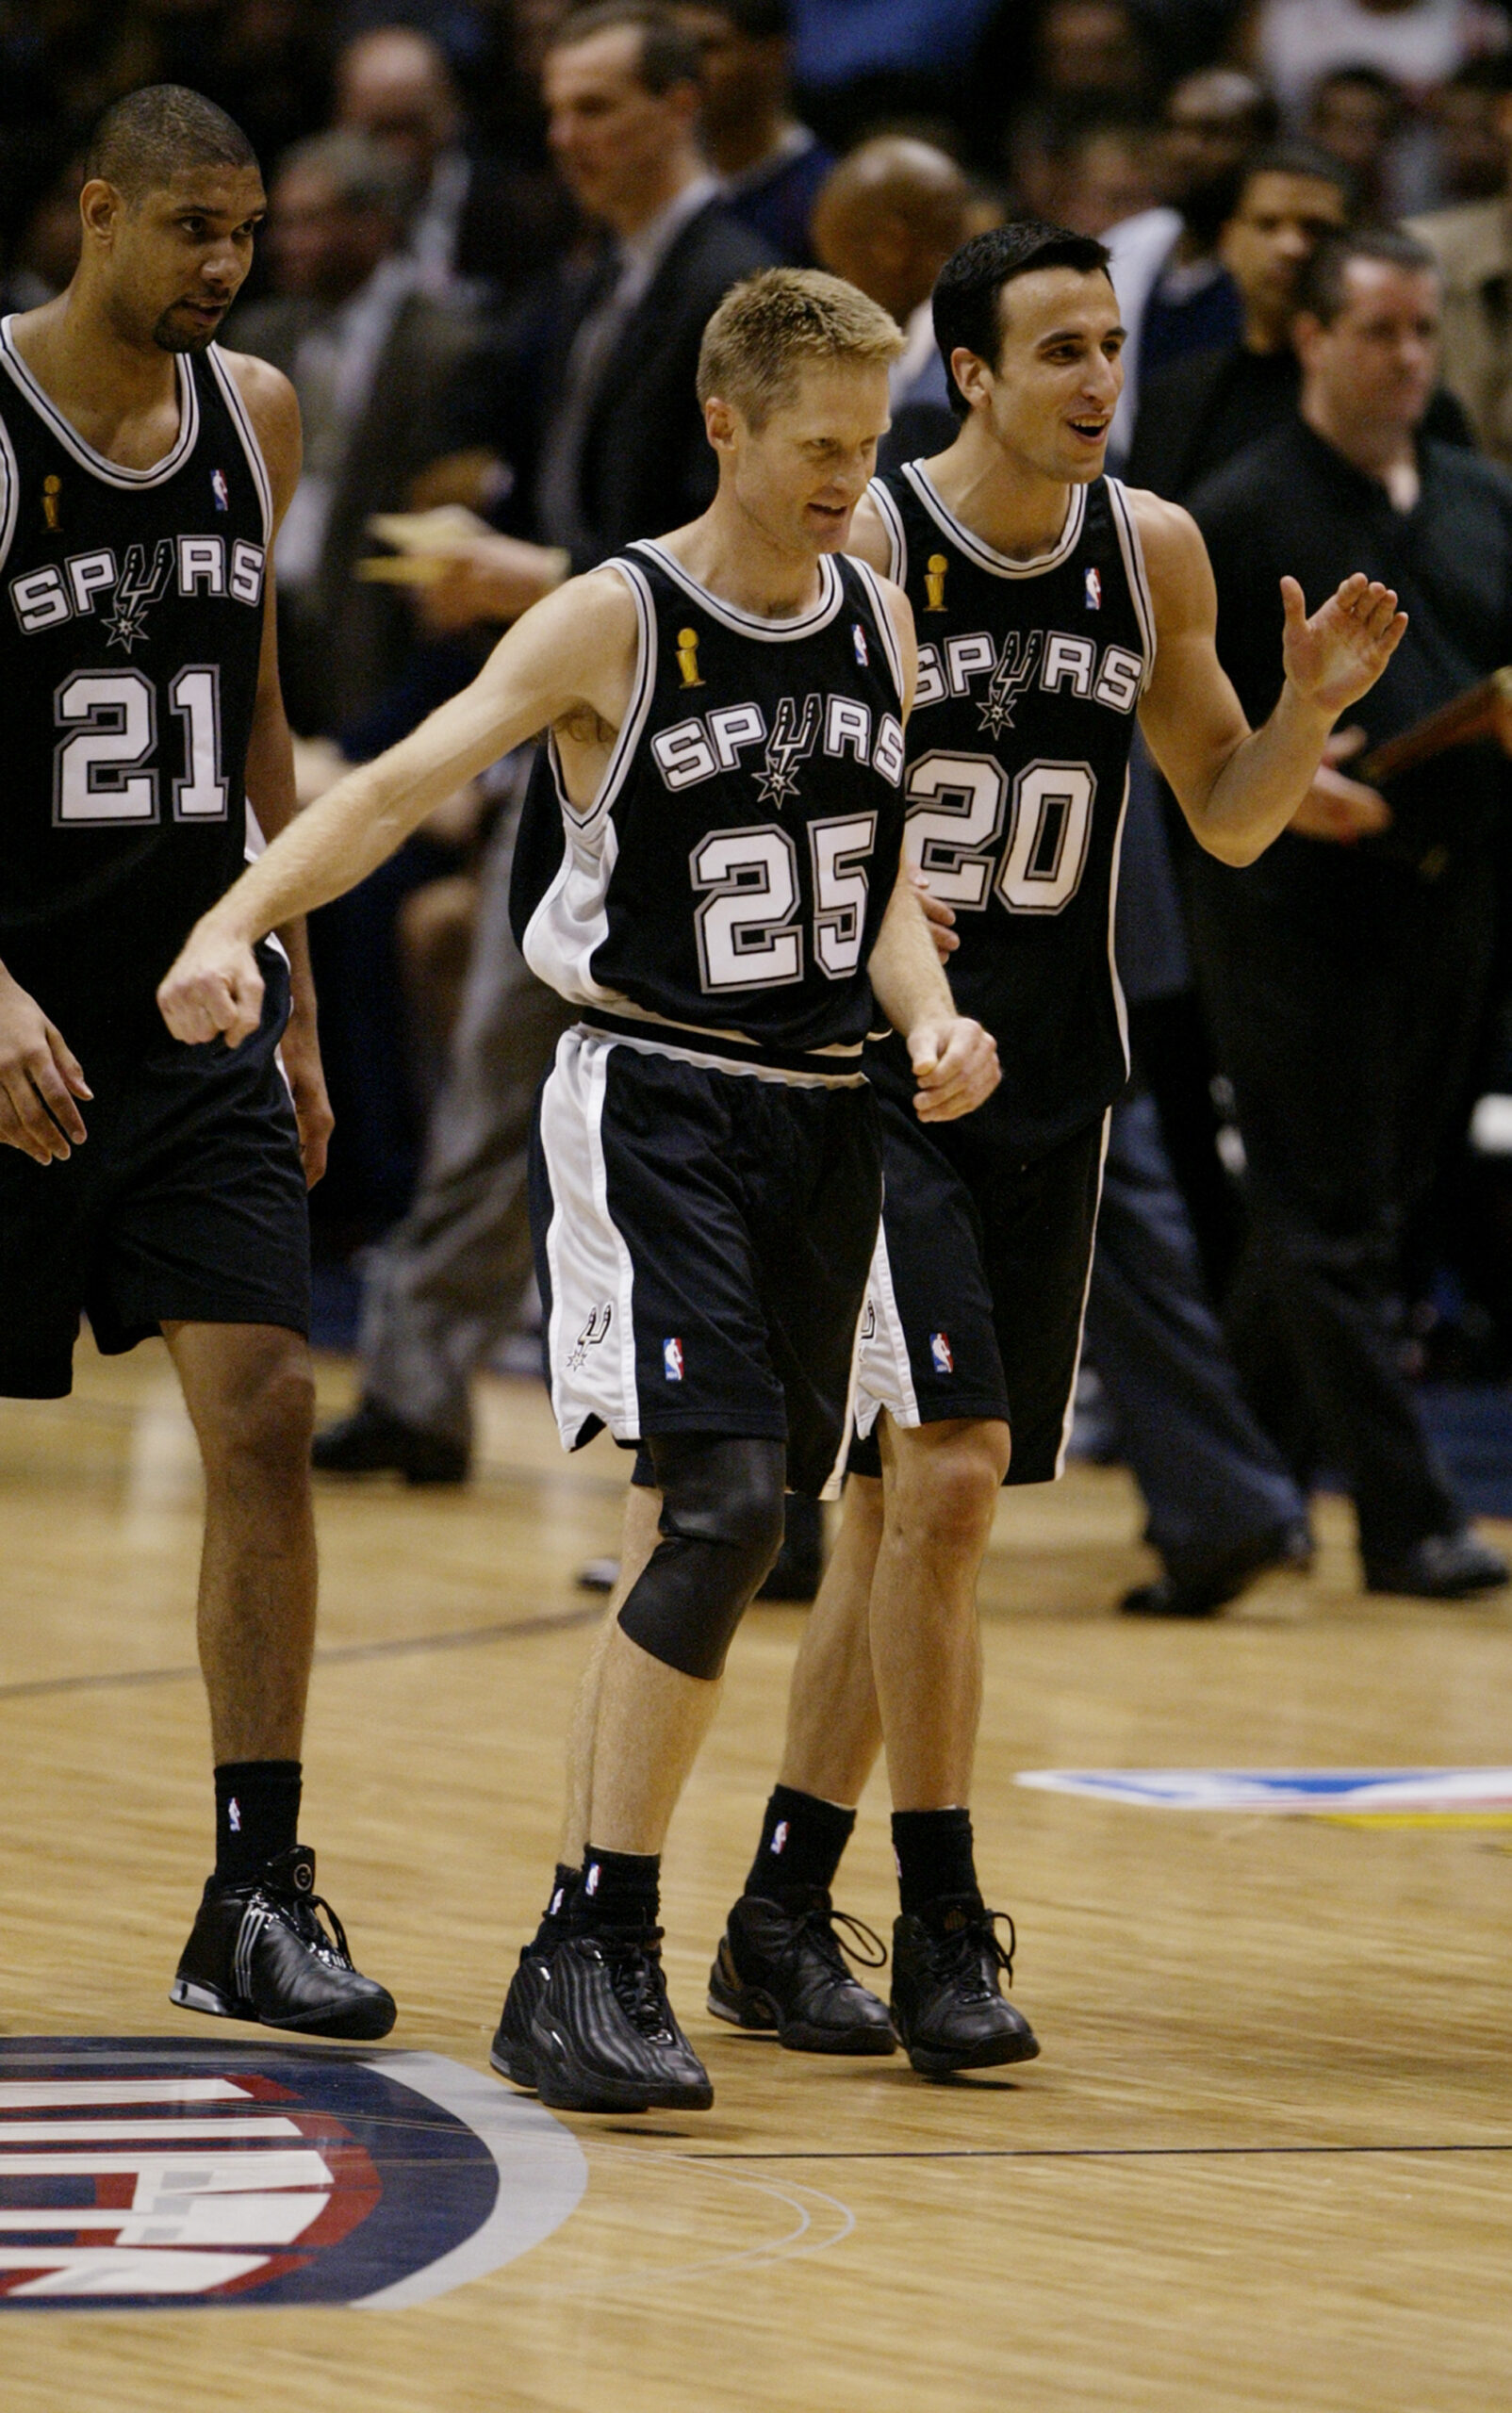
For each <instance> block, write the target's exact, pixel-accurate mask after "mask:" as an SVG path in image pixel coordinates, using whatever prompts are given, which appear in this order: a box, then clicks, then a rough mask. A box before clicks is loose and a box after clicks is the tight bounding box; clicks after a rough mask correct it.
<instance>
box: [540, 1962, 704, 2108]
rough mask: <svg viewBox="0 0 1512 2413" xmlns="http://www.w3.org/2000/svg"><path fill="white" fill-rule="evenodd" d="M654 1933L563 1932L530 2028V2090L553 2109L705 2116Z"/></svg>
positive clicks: (697, 2069) (696, 2066) (698, 2074)
mask: <svg viewBox="0 0 1512 2413" xmlns="http://www.w3.org/2000/svg"><path fill="white" fill-rule="evenodd" d="M661 1941H662V1930H661V1929H660V1928H659V1927H639V1928H625V1929H617V1930H610V1931H609V1932H607V1933H605V1934H602V1935H573V1936H569V1937H568V1938H567V1942H566V1943H565V1944H559V1945H557V1948H556V1950H555V1952H554V1953H553V1954H552V1956H551V1976H550V1978H548V1980H547V1986H546V1992H545V1994H544V1996H543V1997H542V2000H541V2002H540V2004H539V2006H538V2008H537V2010H536V2012H535V2016H534V2019H533V2021H532V2022H531V2042H532V2044H533V2045H534V2053H535V2085H536V2091H537V2093H539V2095H540V2098H541V2101H542V2102H543V2103H546V2104H550V2106H551V2109H552V2110H553V2111H652V2110H667V2111H707V2109H709V2106H710V2104H711V2103H712V2102H713V2101H714V2088H713V2087H712V2086H711V2085H710V2083H709V2073H708V2071H707V2070H706V2069H705V2068H704V2066H703V2063H702V2062H701V2061H700V2060H699V2059H698V2055H697V2053H695V2051H694V2049H693V2047H692V2045H691V2044H689V2043H688V2040H687V2038H686V2037H685V2036H684V2035H683V2033H682V2028H681V2027H679V2026H678V2024H677V2020H676V2018H675V2017H674V2016H673V2011H672V2006H671V2004H670V2003H669V2002H668V2000H667V1998H666V1978H665V1977H664V1976H663V1974H662V1955H661V1952H660V1949H659V1946H660V1945H661Z"/></svg>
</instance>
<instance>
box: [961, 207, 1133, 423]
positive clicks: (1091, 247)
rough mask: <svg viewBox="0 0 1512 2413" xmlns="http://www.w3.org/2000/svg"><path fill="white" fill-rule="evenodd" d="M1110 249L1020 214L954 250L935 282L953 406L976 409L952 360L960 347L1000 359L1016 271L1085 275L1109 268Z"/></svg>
mask: <svg viewBox="0 0 1512 2413" xmlns="http://www.w3.org/2000/svg"><path fill="white" fill-rule="evenodd" d="M1108 261H1109V251H1108V246H1107V244H1106V243H1099V242H1098V240H1097V238H1096V237H1095V236H1093V235H1074V234H1073V233H1072V232H1071V229H1070V227H1069V226H1052V225H1051V224H1050V222H1049V221H1048V220H1047V219H1044V218H1015V219H1011V221H1010V222H1009V223H1008V224H1007V225H1006V226H990V227H989V228H988V229H987V231H986V233H985V234H982V235H973V237H972V238H971V240H970V241H969V242H967V243H962V244H961V249H960V251H959V252H953V253H952V254H951V255H950V257H949V259H947V260H946V262H945V266H944V268H943V269H942V270H941V271H940V277H939V282H938V283H937V285H936V286H935V288H934V339H935V342H936V343H937V344H938V345H939V347H940V357H941V359H942V360H943V361H944V362H945V384H946V386H948V388H949V393H950V407H951V409H952V410H953V411H954V412H955V414H956V417H957V418H958V419H964V418H965V417H966V415H967V412H968V410H969V409H970V404H969V403H968V402H967V401H966V397H965V395H964V394H963V393H962V392H961V388H960V386H958V385H957V384H956V379H955V371H954V370H953V369H952V368H951V366H950V355H951V353H954V352H961V351H964V352H974V353H976V354H977V357H978V360H986V361H993V362H995V360H996V359H997V355H998V353H999V352H1000V351H1001V349H1002V341H1003V313H1002V292H1003V287H1005V286H1006V285H1011V284H1012V283H1013V281H1014V279H1015V278H1016V277H1020V276H1030V275H1032V274H1033V272H1034V271H1035V270H1036V269H1041V268H1070V269H1075V270H1076V271H1077V272H1078V274H1080V275H1082V276H1092V275H1094V274H1095V272H1096V271H1098V270H1099V269H1101V270H1102V271H1104V272H1105V273H1106V272H1107V269H1108Z"/></svg>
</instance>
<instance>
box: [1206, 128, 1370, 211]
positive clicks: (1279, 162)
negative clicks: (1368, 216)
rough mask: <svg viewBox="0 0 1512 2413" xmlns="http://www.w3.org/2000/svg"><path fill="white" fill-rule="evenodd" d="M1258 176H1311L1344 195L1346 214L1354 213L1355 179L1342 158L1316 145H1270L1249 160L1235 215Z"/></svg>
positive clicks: (1241, 178)
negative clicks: (1337, 157)
mask: <svg viewBox="0 0 1512 2413" xmlns="http://www.w3.org/2000/svg"><path fill="white" fill-rule="evenodd" d="M1257 176H1310V177H1311V179H1312V181H1313V183H1314V184H1320V185H1332V186H1333V188H1334V189H1335V191H1336V192H1341V193H1342V194H1343V196H1344V207H1345V209H1346V211H1348V212H1349V213H1350V214H1351V215H1353V214H1354V208H1355V179H1354V177H1353V176H1352V175H1351V173H1350V172H1349V170H1348V169H1347V168H1346V167H1345V165H1344V163H1343V161H1342V160H1341V159H1336V158H1335V157H1334V155H1333V153H1332V152H1331V151H1324V150H1323V148H1322V146H1321V145H1320V144H1318V143H1316V142H1268V143H1267V144H1266V146H1265V149H1264V150H1263V151H1257V152H1256V153H1255V156H1254V157H1253V158H1249V159H1246V160H1245V162H1244V165H1243V166H1242V168H1241V170H1240V172H1239V181H1238V189H1237V190H1236V191H1235V194H1234V214H1237V213H1238V212H1239V211H1240V210H1241V208H1242V207H1243V205H1244V196H1245V194H1246V193H1247V192H1248V190H1249V189H1250V187H1251V185H1252V184H1253V183H1254V181H1255V179H1256V177H1257Z"/></svg>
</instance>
